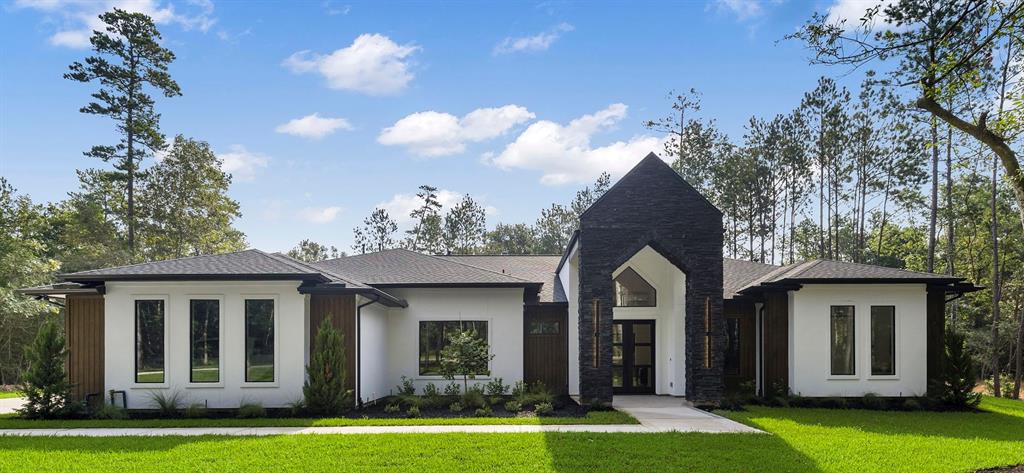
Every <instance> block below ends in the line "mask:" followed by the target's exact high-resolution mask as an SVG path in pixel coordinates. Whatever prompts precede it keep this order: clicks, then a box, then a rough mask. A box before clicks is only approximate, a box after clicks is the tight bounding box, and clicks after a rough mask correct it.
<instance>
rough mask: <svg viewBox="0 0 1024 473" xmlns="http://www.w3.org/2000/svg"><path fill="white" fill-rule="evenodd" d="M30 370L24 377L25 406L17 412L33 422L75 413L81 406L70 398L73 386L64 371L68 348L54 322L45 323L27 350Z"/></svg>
mask: <svg viewBox="0 0 1024 473" xmlns="http://www.w3.org/2000/svg"><path fill="white" fill-rule="evenodd" d="M26 351H27V358H28V362H29V368H28V371H26V372H25V375H24V376H23V378H22V385H21V390H22V391H23V392H24V393H25V398H26V402H25V406H24V407H22V408H21V409H20V410H19V411H18V412H19V413H20V414H21V415H22V416H24V417H27V418H30V419H54V418H59V417H66V416H69V415H71V414H73V413H74V412H75V411H76V410H77V408H78V404H77V403H75V402H74V401H72V399H71V387H72V386H71V383H70V382H68V377H67V373H66V372H65V371H64V360H65V359H66V358H67V354H68V349H67V345H65V343H64V335H62V334H61V333H60V327H59V326H58V325H57V323H56V322H54V321H52V320H51V321H48V322H46V323H44V324H43V326H42V327H40V329H39V333H38V334H36V338H35V340H33V341H32V343H31V344H30V345H29V346H28V347H26Z"/></svg>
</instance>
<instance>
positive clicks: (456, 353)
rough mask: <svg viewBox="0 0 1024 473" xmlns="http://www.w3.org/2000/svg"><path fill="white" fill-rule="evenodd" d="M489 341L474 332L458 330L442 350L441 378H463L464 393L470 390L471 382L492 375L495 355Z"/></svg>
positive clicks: (449, 337) (450, 336)
mask: <svg viewBox="0 0 1024 473" xmlns="http://www.w3.org/2000/svg"><path fill="white" fill-rule="evenodd" d="M490 350H491V349H490V347H489V346H488V345H487V340H484V339H483V337H481V336H480V335H479V334H477V333H476V331H474V330H458V331H456V332H454V333H452V334H451V335H449V336H448V345H445V347H444V348H442V349H441V376H443V377H444V379H447V380H449V381H451V380H454V379H455V378H456V377H462V392H467V391H468V390H469V380H470V379H476V377H477V376H488V375H490V374H491V369H490V363H491V360H492V359H494V355H493V354H491V352H490Z"/></svg>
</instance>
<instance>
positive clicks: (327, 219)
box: [298, 207, 341, 225]
mask: <svg viewBox="0 0 1024 473" xmlns="http://www.w3.org/2000/svg"><path fill="white" fill-rule="evenodd" d="M339 213H341V207H306V208H304V209H302V210H299V213H298V216H299V218H300V219H302V220H303V221H306V222H309V223H313V224H316V225H323V224H325V223H331V222H333V221H334V219H336V218H338V214H339Z"/></svg>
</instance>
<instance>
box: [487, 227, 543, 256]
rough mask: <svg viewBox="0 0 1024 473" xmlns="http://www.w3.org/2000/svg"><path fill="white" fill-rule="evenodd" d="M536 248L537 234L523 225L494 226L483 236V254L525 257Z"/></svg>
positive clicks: (531, 228)
mask: <svg viewBox="0 0 1024 473" xmlns="http://www.w3.org/2000/svg"><path fill="white" fill-rule="evenodd" d="M535 248H537V234H536V232H535V231H534V229H533V227H531V226H529V225H527V224H525V223H513V224H504V223H499V224H497V225H495V226H494V230H491V231H489V232H487V234H486V235H485V236H484V247H483V251H482V252H483V253H485V254H489V255H527V254H530V253H533V252H534V250H535Z"/></svg>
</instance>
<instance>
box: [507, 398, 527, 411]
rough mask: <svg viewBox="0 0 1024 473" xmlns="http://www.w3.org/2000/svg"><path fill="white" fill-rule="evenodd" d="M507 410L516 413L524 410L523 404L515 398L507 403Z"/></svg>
mask: <svg viewBox="0 0 1024 473" xmlns="http://www.w3.org/2000/svg"><path fill="white" fill-rule="evenodd" d="M505 410H506V411H509V412H512V413H516V412H519V411H521V410H523V404H522V403H520V402H519V401H516V400H514V399H513V400H511V401H508V402H506V403H505Z"/></svg>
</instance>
